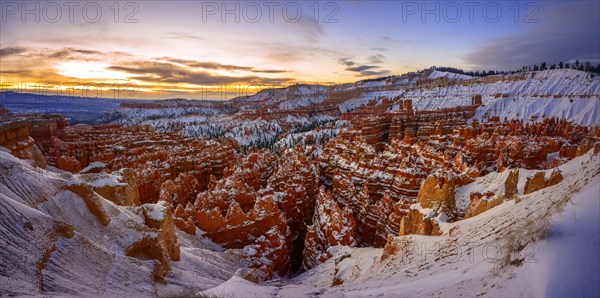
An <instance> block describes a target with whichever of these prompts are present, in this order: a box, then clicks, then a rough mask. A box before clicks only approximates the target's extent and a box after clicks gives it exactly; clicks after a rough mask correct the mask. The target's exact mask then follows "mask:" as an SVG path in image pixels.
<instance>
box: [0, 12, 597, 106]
mask: <svg viewBox="0 0 600 298" xmlns="http://www.w3.org/2000/svg"><path fill="white" fill-rule="evenodd" d="M373 2H377V4H378V5H373ZM51 3H54V4H51ZM69 3H71V4H69ZM73 3H75V4H73ZM273 3H275V2H260V1H259V2H245V1H241V2H233V1H229V2H218V1H217V2H215V1H139V2H118V3H117V4H114V2H110V3H109V2H93V1H82V2H72V1H71V2H60V1H58V2H46V1H2V6H1V9H2V11H1V17H2V21H1V22H2V23H1V25H2V26H1V29H0V36H1V38H0V66H1V70H0V83H1V85H2V86H3V89H4V90H8V89H11V88H12V87H11V86H16V85H20V86H31V85H34V84H48V85H61V86H72V85H78V86H79V85H90V84H93V85H95V86H111V85H114V84H130V85H135V86H136V88H138V90H139V91H140V92H138V93H137V97H139V98H146V99H160V98H180V97H181V98H189V99H199V97H198V95H197V92H199V90H205V89H206V88H207V87H206V86H214V85H219V86H225V87H224V88H225V89H227V90H234V89H235V88H234V86H236V85H247V86H269V87H283V86H286V85H290V84H295V83H318V84H334V83H347V82H354V81H358V80H362V79H369V78H375V77H382V76H388V75H397V74H403V73H406V72H411V71H416V70H420V69H424V68H428V67H430V66H434V65H435V66H451V67H457V68H462V69H467V70H475V69H479V70H489V69H494V70H513V69H519V68H521V67H522V66H525V65H533V64H535V63H542V62H549V63H558V62H559V61H565V62H568V61H575V60H576V59H579V60H581V61H591V62H593V63H598V62H600V56H599V55H600V54H599V53H600V45H598V44H597V43H596V42H594V41H597V40H598V39H599V37H600V32H599V31H600V30H599V29H598V27H597V26H595V25H597V24H595V22H596V20H597V13H598V11H599V9H600V6H599V4H598V2H595V1H549V2H546V1H538V2H527V3H529V4H530V5H529V6H528V5H527V3H525V2H518V1H514V2H510V1H508V2H500V1H498V2H491V1H488V2H485V1H484V2H478V5H475V6H470V4H469V3H471V4H472V3H473V2H452V3H455V4H456V5H450V6H449V5H447V3H445V2H429V1H426V2H419V1H331V2H319V1H317V2H291V1H287V2H279V3H276V5H275V4H273ZM490 3H491V4H490ZM532 3H533V4H532ZM558 15H560V16H561V17H557V16H558ZM565 44H568V45H569V49H568V50H565V49H564V45H565ZM7 86H8V87H7ZM107 88H108V87H107ZM13 89H14V88H13ZM25 89H27V88H25ZM257 89H260V88H257ZM25 91H26V90H25Z"/></svg>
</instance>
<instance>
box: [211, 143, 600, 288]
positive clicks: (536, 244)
mask: <svg viewBox="0 0 600 298" xmlns="http://www.w3.org/2000/svg"><path fill="white" fill-rule="evenodd" d="M560 169H561V171H562V174H563V175H564V176H565V179H564V180H563V181H562V182H561V183H559V184H558V185H555V186H551V187H548V188H545V189H542V190H540V191H537V192H534V193H532V194H529V195H520V196H519V200H518V201H515V200H512V201H507V202H505V203H503V204H501V205H500V206H497V207H495V208H493V209H491V210H489V211H487V212H484V213H482V214H479V215H477V216H475V217H472V218H469V219H466V220H461V221H458V222H455V223H451V224H448V223H446V224H442V227H441V228H442V230H443V231H444V234H443V235H442V236H419V235H410V236H402V237H395V238H393V242H394V243H395V244H396V246H397V248H398V251H397V252H395V253H392V254H391V255H390V256H388V257H387V258H385V259H384V260H382V259H381V256H382V253H383V249H377V248H350V247H344V248H343V249H342V250H341V251H340V252H339V257H337V258H332V259H330V260H328V261H327V262H325V263H324V264H322V265H320V266H318V267H316V268H314V269H312V270H310V271H308V272H305V273H303V274H301V275H299V276H297V277H295V278H292V279H289V280H276V281H271V282H267V283H265V284H263V285H260V286H259V285H256V284H253V283H251V282H249V281H246V280H243V279H240V278H238V277H233V278H231V279H229V280H228V281H227V282H225V283H224V284H221V285H219V286H218V287H215V288H213V289H210V290H207V291H203V292H201V293H199V294H201V295H204V296H210V297H212V296H216V297H268V296H278V297H314V296H320V297H321V296H322V297H398V296H404V297H415V296H492V297H514V296H521V297H534V296H536V297H540V296H556V297H566V296H587V297H598V295H599V294H600V288H599V283H598V280H599V278H600V263H599V262H600V259H599V255H598V251H599V250H600V241H599V240H600V156H598V155H595V156H593V155H590V154H589V153H588V154H586V155H583V156H581V157H578V158H575V159H574V160H572V161H570V162H568V163H566V164H564V165H561V166H560ZM524 171H525V170H521V172H522V173H521V174H522V175H520V184H523V183H524V180H525V179H526V173H525V172H524ZM500 176H501V175H498V174H497V173H491V174H489V175H488V176H486V177H482V178H481V179H478V181H476V182H474V185H471V186H470V188H471V189H473V190H475V189H482V188H484V189H489V190H498V189H500V188H501V187H500V186H499V185H498V184H500V183H503V182H504V180H502V179H497V178H499V177H500ZM565 203H566V205H564V204H565ZM563 205H564V209H562V208H559V207H557V206H563ZM561 210H563V211H562V212H561ZM548 219H549V220H548ZM546 222H549V223H550V226H549V229H547V228H548V226H546V225H545V224H544V223H546ZM546 230H547V233H546V236H545V237H541V238H536V237H535V236H536V235H542V234H544V233H543V232H544V231H546ZM515 244H517V245H516V246H517V247H518V248H517V249H515V248H514V247H515ZM506 256H510V258H509V259H510V260H512V261H513V262H514V264H509V265H507V266H501V264H502V260H503V259H504V257H506ZM517 264H520V265H517ZM334 277H335V278H337V279H338V280H340V281H342V284H340V285H335V286H333V285H332V283H333V280H334Z"/></svg>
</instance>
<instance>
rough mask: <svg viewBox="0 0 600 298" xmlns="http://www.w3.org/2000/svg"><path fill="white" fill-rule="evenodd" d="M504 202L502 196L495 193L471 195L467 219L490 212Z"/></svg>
mask: <svg viewBox="0 0 600 298" xmlns="http://www.w3.org/2000/svg"><path fill="white" fill-rule="evenodd" d="M503 202H504V199H503V198H502V197H500V196H497V195H495V194H494V193H493V192H487V193H485V194H481V193H477V192H476V193H471V195H470V200H469V207H468V209H467V213H466V214H465V218H469V217H473V216H475V215H478V214H480V213H483V212H485V211H488V210H490V209H492V208H494V207H496V206H498V205H500V204H502V203H503Z"/></svg>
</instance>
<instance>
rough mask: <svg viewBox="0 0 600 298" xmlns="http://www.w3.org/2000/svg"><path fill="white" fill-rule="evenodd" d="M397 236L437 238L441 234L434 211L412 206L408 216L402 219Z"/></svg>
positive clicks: (417, 205)
mask: <svg viewBox="0 0 600 298" xmlns="http://www.w3.org/2000/svg"><path fill="white" fill-rule="evenodd" d="M399 234H400V236H405V235H411V234H417V235H426V236H437V235H441V234H442V232H441V230H440V228H439V225H438V223H437V220H436V218H435V211H433V209H430V208H425V209H424V208H422V207H421V205H419V204H414V205H412V206H411V208H410V211H409V212H408V214H407V215H406V216H404V217H403V218H402V221H401V223H400V231H399Z"/></svg>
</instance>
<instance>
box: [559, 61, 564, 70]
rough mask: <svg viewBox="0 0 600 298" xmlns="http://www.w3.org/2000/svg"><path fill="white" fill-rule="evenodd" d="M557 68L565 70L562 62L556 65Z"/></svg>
mask: <svg viewBox="0 0 600 298" xmlns="http://www.w3.org/2000/svg"><path fill="white" fill-rule="evenodd" d="M558 68H560V69H563V68H565V65H564V64H563V62H562V61H560V63H558Z"/></svg>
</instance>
